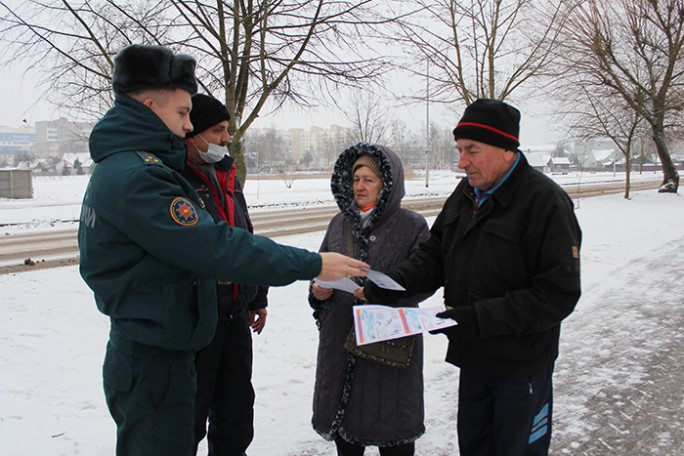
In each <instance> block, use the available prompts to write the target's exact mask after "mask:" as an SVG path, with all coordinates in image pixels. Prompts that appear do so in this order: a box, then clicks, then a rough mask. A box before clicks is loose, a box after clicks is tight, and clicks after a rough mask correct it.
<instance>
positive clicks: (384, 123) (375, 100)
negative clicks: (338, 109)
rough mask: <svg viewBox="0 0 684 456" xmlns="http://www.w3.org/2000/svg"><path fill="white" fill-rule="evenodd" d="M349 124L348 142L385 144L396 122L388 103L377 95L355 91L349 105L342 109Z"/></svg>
mask: <svg viewBox="0 0 684 456" xmlns="http://www.w3.org/2000/svg"><path fill="white" fill-rule="evenodd" d="M343 115H344V117H346V119H347V121H348V122H349V124H350V125H351V127H350V128H349V129H348V130H347V139H348V141H349V142H350V143H357V142H365V143H369V144H386V143H387V141H388V140H389V138H390V133H391V132H392V130H393V128H394V127H395V125H396V124H397V119H396V118H395V116H394V115H393V114H392V110H391V108H390V106H389V104H388V103H386V102H385V101H384V99H383V98H382V97H380V96H378V95H374V94H372V93H365V92H356V93H354V94H352V95H351V102H350V104H349V107H348V108H347V109H345V110H344V111H343Z"/></svg>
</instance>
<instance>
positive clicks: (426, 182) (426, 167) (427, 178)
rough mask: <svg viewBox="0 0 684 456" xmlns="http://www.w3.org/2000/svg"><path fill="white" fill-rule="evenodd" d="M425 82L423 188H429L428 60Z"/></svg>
mask: <svg viewBox="0 0 684 456" xmlns="http://www.w3.org/2000/svg"><path fill="white" fill-rule="evenodd" d="M426 65H427V68H426V70H427V71H426V80H425V188H427V187H429V186H430V59H429V58H428V59H427V63H426Z"/></svg>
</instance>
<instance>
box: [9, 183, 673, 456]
mask: <svg viewBox="0 0 684 456" xmlns="http://www.w3.org/2000/svg"><path fill="white" fill-rule="evenodd" d="M554 177H555V178H556V179H557V180H558V181H559V182H560V183H573V182H574V183H576V181H577V179H578V178H580V176H575V175H567V176H554ZM647 178H648V179H653V178H656V179H658V176H653V175H651V176H638V175H634V176H633V179H634V180H636V179H647ZM622 179H623V176H621V175H619V174H618V175H617V176H613V175H612V173H607V174H605V175H598V174H597V175H584V176H581V182H585V183H588V182H595V181H601V180H622ZM86 181H87V178H84V177H82V176H80V177H71V178H65V177H54V178H36V179H35V180H34V188H35V192H34V198H33V199H32V200H6V199H0V223H16V224H18V225H14V226H5V227H3V228H2V229H1V231H0V233H3V234H5V233H7V235H11V234H12V233H14V232H17V231H26V230H49V229H54V228H56V227H53V226H51V225H54V224H55V221H56V220H68V219H73V220H75V219H76V218H77V217H78V211H79V202H80V199H81V196H82V194H83V190H84V189H85V183H86ZM455 183H456V179H455V178H454V174H453V173H436V172H433V173H431V180H430V187H429V188H428V189H426V188H425V182H424V179H422V178H421V177H420V176H417V177H416V180H413V181H410V182H408V183H407V194H408V196H409V197H411V196H419V195H421V194H425V193H427V192H429V193H433V194H437V195H447V194H448V193H450V191H451V190H452V189H453V187H454V185H455ZM246 193H247V199H248V201H249V202H250V204H251V205H252V206H253V207H254V210H266V208H272V207H282V206H283V205H293V204H296V205H302V206H305V205H308V204H329V203H332V198H331V196H330V191H329V186H328V181H327V180H325V179H307V180H304V179H298V180H296V181H295V182H294V185H293V187H292V189H286V188H285V185H284V183H283V182H282V181H277V180H274V181H266V180H260V181H258V182H256V181H254V180H252V181H249V182H248V185H247V188H246ZM576 205H577V206H578V208H577V216H578V218H579V220H580V224H581V226H582V229H583V233H584V242H583V246H582V280H583V288H584V293H583V296H582V298H581V301H580V303H579V305H578V308H577V310H576V311H575V312H574V313H573V314H572V315H571V316H570V317H569V318H568V319H567V320H566V322H565V323H564V327H563V333H562V336H561V357H560V359H559V360H558V362H557V364H556V404H555V411H554V412H555V430H554V443H553V454H558V455H592V456H593V455H603V454H605V455H609V454H610V455H615V454H631V455H645V454H658V455H675V454H684V424H683V419H682V414H681V410H682V406H683V405H684V401H683V393H682V391H681V384H682V380H684V375H683V371H684V367H682V365H683V364H684V363H682V362H681V349H682V348H684V330H683V329H682V328H683V327H684V313H682V312H681V307H682V304H683V303H684V298H683V296H684V282H683V281H682V280H681V277H682V274H684V255H682V248H683V247H684V230H683V229H682V227H683V226H684V200H683V199H682V198H681V197H680V196H679V195H673V194H658V193H656V191H655V190H648V191H641V192H635V193H633V195H632V198H631V199H630V200H625V199H623V198H622V195H620V194H618V195H611V196H603V197H595V198H589V199H583V200H581V201H578V202H576ZM262 208H263V209H262ZM430 221H432V220H430ZM57 225H60V226H61V227H64V225H65V224H64V223H57ZM322 234H323V233H313V234H306V235H298V236H291V237H283V238H279V239H277V240H278V241H279V242H282V243H286V244H291V245H297V246H301V247H306V248H309V249H312V250H316V249H317V248H318V245H319V243H320V241H321V238H322ZM0 289H2V295H3V298H2V304H1V305H0V346H1V347H2V350H0V366H1V367H2V373H0V454H1V455H4V456H15V455H17V456H18V455H34V454H35V455H39V454H40V455H65V456H66V455H88V456H104V455H111V454H113V453H114V445H115V426H114V423H113V421H112V420H111V418H110V417H109V414H108V412H107V408H106V406H105V403H104V397H103V393H102V388H101V363H102V357H103V353H104V347H105V343H106V340H107V333H108V321H107V318H106V317H104V316H103V315H101V314H100V313H98V311H97V310H96V308H95V304H94V301H93V298H92V294H91V292H90V290H89V289H88V288H87V287H86V286H85V284H84V283H83V282H82V280H81V279H80V276H79V275H78V270H77V268H76V267H64V268H58V269H49V270H41V271H34V272H24V273H16V274H10V275H1V276H0ZM306 290H307V284H306V283H304V282H299V283H296V284H293V285H290V286H287V287H282V288H273V289H272V290H271V293H270V299H269V300H270V313H269V318H268V324H267V327H266V330H265V331H264V333H263V334H261V335H260V336H255V338H254V340H255V343H254V348H255V366H254V385H255V388H256V391H257V401H256V418H255V420H256V423H255V426H256V437H255V440H254V443H253V444H252V446H251V447H250V449H249V454H250V455H252V456H313V455H333V454H335V453H334V447H333V446H332V445H331V444H330V443H328V442H325V441H323V440H322V439H321V438H320V437H318V435H317V434H316V433H315V432H314V431H313V430H311V427H310V424H309V422H310V415H311V394H312V390H313V380H314V371H315V367H316V366H315V353H316V344H317V332H316V326H315V324H314V321H313V319H312V318H311V311H310V309H309V307H308V305H307V302H306ZM439 299H440V293H437V294H436V295H435V296H433V297H432V298H431V299H430V300H428V301H427V302H426V303H424V304H423V305H426V306H428V305H430V304H435V303H437V302H439ZM425 342H426V343H425V401H426V426H427V432H426V434H425V435H424V436H423V437H422V438H421V439H419V440H418V442H417V445H416V452H417V455H426V456H445V455H456V454H458V449H457V445H456V420H455V416H456V408H457V398H456V388H457V384H458V370H457V369H456V368H454V367H453V366H450V365H448V364H446V363H445V362H444V361H443V357H444V353H445V348H446V339H445V338H444V337H443V336H431V335H427V336H425ZM366 454H367V455H368V456H375V455H376V454H377V452H376V451H375V450H374V449H373V450H369V451H367V452H366Z"/></svg>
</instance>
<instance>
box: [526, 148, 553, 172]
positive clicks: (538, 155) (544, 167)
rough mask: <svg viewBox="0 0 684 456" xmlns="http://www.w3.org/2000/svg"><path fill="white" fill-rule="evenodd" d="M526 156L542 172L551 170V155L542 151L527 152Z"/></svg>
mask: <svg viewBox="0 0 684 456" xmlns="http://www.w3.org/2000/svg"><path fill="white" fill-rule="evenodd" d="M525 158H527V163H529V165H530V166H531V167H532V168H534V169H536V170H537V171H540V172H542V173H548V172H550V171H551V168H550V167H549V160H550V159H551V156H550V155H548V154H545V153H542V152H525Z"/></svg>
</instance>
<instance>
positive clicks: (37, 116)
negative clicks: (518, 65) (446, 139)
mask: <svg viewBox="0 0 684 456" xmlns="http://www.w3.org/2000/svg"><path fill="white" fill-rule="evenodd" d="M0 80H1V81H2V84H0V102H1V106H2V108H1V110H0V125H4V126H9V127H21V126H25V125H34V124H35V122H36V121H41V120H53V119H56V118H58V117H59V116H60V115H63V116H65V117H67V115H66V113H65V112H60V110H59V109H57V108H56V107H54V106H52V105H50V104H49V103H48V102H47V101H44V100H43V99H42V97H41V94H42V93H43V91H44V89H43V88H41V87H37V85H38V83H39V81H40V75H38V74H35V73H27V72H26V69H25V68H19V67H17V66H12V67H10V68H2V69H0ZM393 83H394V84H397V85H398V86H403V87H406V86H409V85H410V82H409V81H406V80H401V79H399V78H395V79H394V81H393ZM423 89H424V85H423V83H422V82H421V83H420V89H418V90H421V91H422V90H423ZM531 103H532V102H530V105H518V106H517V107H518V108H519V109H521V111H522V127H521V133H520V140H521V143H522V147H523V149H524V148H527V147H530V146H541V145H548V144H555V143H557V142H558V141H560V140H562V139H564V136H566V132H564V131H563V129H562V128H552V127H553V121H552V119H551V116H550V115H549V114H548V113H545V112H544V110H545V109H549V105H548V104H542V103H540V102H538V101H537V102H534V103H535V105H532V104H531ZM430 106H431V107H430V121H431V122H434V123H437V124H438V125H441V124H443V125H445V126H447V127H451V126H453V125H455V123H456V121H457V120H458V118H460V115H461V112H454V111H453V110H450V109H448V107H446V106H443V105H437V104H434V103H432V104H431V105H430ZM457 109H458V108H457ZM395 112H396V116H397V117H398V118H399V119H400V120H402V121H404V122H405V123H406V125H407V127H408V128H410V129H411V130H414V131H415V130H420V129H424V127H425V123H426V106H425V104H424V103H422V104H414V105H405V106H403V107H401V108H397V109H396V111H395ZM24 119H25V120H26V123H24ZM335 123H336V124H339V125H343V126H344V125H345V124H346V121H345V119H344V117H343V116H342V115H341V114H340V112H339V111H335V110H310V109H309V110H302V109H298V108H291V109H284V110H281V111H280V112H278V113H277V114H271V115H269V114H267V113H266V112H265V111H262V113H261V115H260V117H259V119H257V121H256V122H255V124H254V126H255V127H257V128H266V127H275V128H279V129H288V128H309V127H311V126H314V125H315V126H319V127H324V128H325V127H328V126H330V125H332V124H335Z"/></svg>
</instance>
